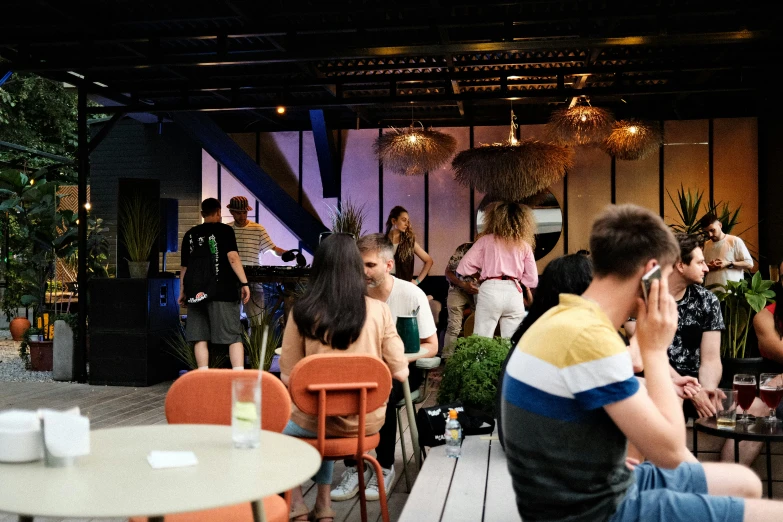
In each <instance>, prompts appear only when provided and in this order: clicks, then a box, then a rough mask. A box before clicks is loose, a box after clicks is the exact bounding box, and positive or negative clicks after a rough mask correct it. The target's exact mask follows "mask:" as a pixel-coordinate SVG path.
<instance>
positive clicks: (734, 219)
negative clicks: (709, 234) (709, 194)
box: [706, 200, 742, 234]
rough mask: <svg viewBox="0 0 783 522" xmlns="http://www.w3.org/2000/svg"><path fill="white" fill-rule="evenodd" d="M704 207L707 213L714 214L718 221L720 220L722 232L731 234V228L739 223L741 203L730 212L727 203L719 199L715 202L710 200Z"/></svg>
mask: <svg viewBox="0 0 783 522" xmlns="http://www.w3.org/2000/svg"><path fill="white" fill-rule="evenodd" d="M706 208H707V212H708V213H711V214H714V215H715V217H717V218H718V221H720V222H721V225H723V226H722V228H721V230H723V233H724V234H731V231H732V229H734V227H735V226H736V225H737V224H738V223H739V221H738V218H739V213H740V210H741V209H742V205H740V206H738V207H737V208H736V210H734V211H733V212H732V211H731V209H730V208H729V204H728V203H721V202H720V201H719V202H717V203H716V202H715V201H713V200H710V202H709V203H708V204H707V205H706Z"/></svg>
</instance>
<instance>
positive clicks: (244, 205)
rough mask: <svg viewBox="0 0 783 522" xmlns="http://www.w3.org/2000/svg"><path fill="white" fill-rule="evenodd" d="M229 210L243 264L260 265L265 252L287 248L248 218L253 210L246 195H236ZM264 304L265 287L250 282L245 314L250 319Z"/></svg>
mask: <svg viewBox="0 0 783 522" xmlns="http://www.w3.org/2000/svg"><path fill="white" fill-rule="evenodd" d="M226 208H228V211H229V212H231V215H232V216H233V218H234V221H233V222H231V223H229V225H230V226H231V228H233V229H234V235H236V237H237V248H238V249H239V258H240V259H241V260H242V264H243V265H249V266H260V265H261V262H260V261H259V259H260V258H261V256H262V255H263V254H264V253H265V252H269V251H271V252H273V253H274V254H275V255H276V256H280V255H282V254H283V252H285V249H283V248H280V247H278V246H276V245H275V244H274V243H273V242H272V239H271V238H270V237H269V234H268V233H267V232H266V229H265V228H264V227H263V225H260V224H258V223H253V222H252V221H249V220H248V219H247V212H248V211H249V210H253V207H251V206H250V205H249V204H248V201H247V198H246V197H245V196H234V197H233V198H231V201H230V202H229V204H228V205H226ZM263 306H264V287H263V285H262V284H261V283H251V284H250V301H248V303H247V304H245V305H243V308H244V312H245V315H247V318H248V319H250V318H251V317H254V316H256V315H258V314H259V313H261V309H262V308H263Z"/></svg>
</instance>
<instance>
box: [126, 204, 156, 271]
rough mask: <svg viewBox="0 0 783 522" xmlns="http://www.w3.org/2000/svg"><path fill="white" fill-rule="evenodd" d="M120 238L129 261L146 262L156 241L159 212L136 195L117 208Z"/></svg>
mask: <svg viewBox="0 0 783 522" xmlns="http://www.w3.org/2000/svg"><path fill="white" fill-rule="evenodd" d="M118 220H119V229H120V238H121V241H122V242H123V244H124V245H125V248H126V249H127V250H128V257H129V258H130V259H129V260H130V261H136V262H138V261H146V260H147V259H148V258H149V256H150V252H151V251H152V246H153V245H154V244H155V241H157V239H158V233H159V224H160V211H159V209H158V208H157V206H155V205H154V204H153V203H151V202H150V200H148V199H146V198H143V197H142V196H141V195H139V194H136V195H133V196H131V197H129V198H127V199H124V200H123V201H122V203H121V204H120V208H119V216H118Z"/></svg>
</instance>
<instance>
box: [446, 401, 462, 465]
mask: <svg viewBox="0 0 783 522" xmlns="http://www.w3.org/2000/svg"><path fill="white" fill-rule="evenodd" d="M461 451H462V425H461V424H460V423H459V421H458V420H457V410H449V418H448V419H447V420H446V456H447V457H451V458H454V459H456V458H458V457H459V455H460V452H461Z"/></svg>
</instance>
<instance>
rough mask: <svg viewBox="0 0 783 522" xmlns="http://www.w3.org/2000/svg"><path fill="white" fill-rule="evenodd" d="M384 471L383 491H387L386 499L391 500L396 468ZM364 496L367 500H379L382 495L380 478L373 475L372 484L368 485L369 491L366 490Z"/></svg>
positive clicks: (384, 469)
mask: <svg viewBox="0 0 783 522" xmlns="http://www.w3.org/2000/svg"><path fill="white" fill-rule="evenodd" d="M381 469H382V470H383V489H385V490H386V498H387V499H388V498H389V493H391V488H392V484H393V483H394V466H392V467H391V469H386V468H381ZM364 495H365V497H367V500H378V499H379V498H380V494H379V493H378V478H377V477H376V476H375V474H374V473H373V476H372V478H371V479H370V483H369V484H367V489H365V490H364Z"/></svg>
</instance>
